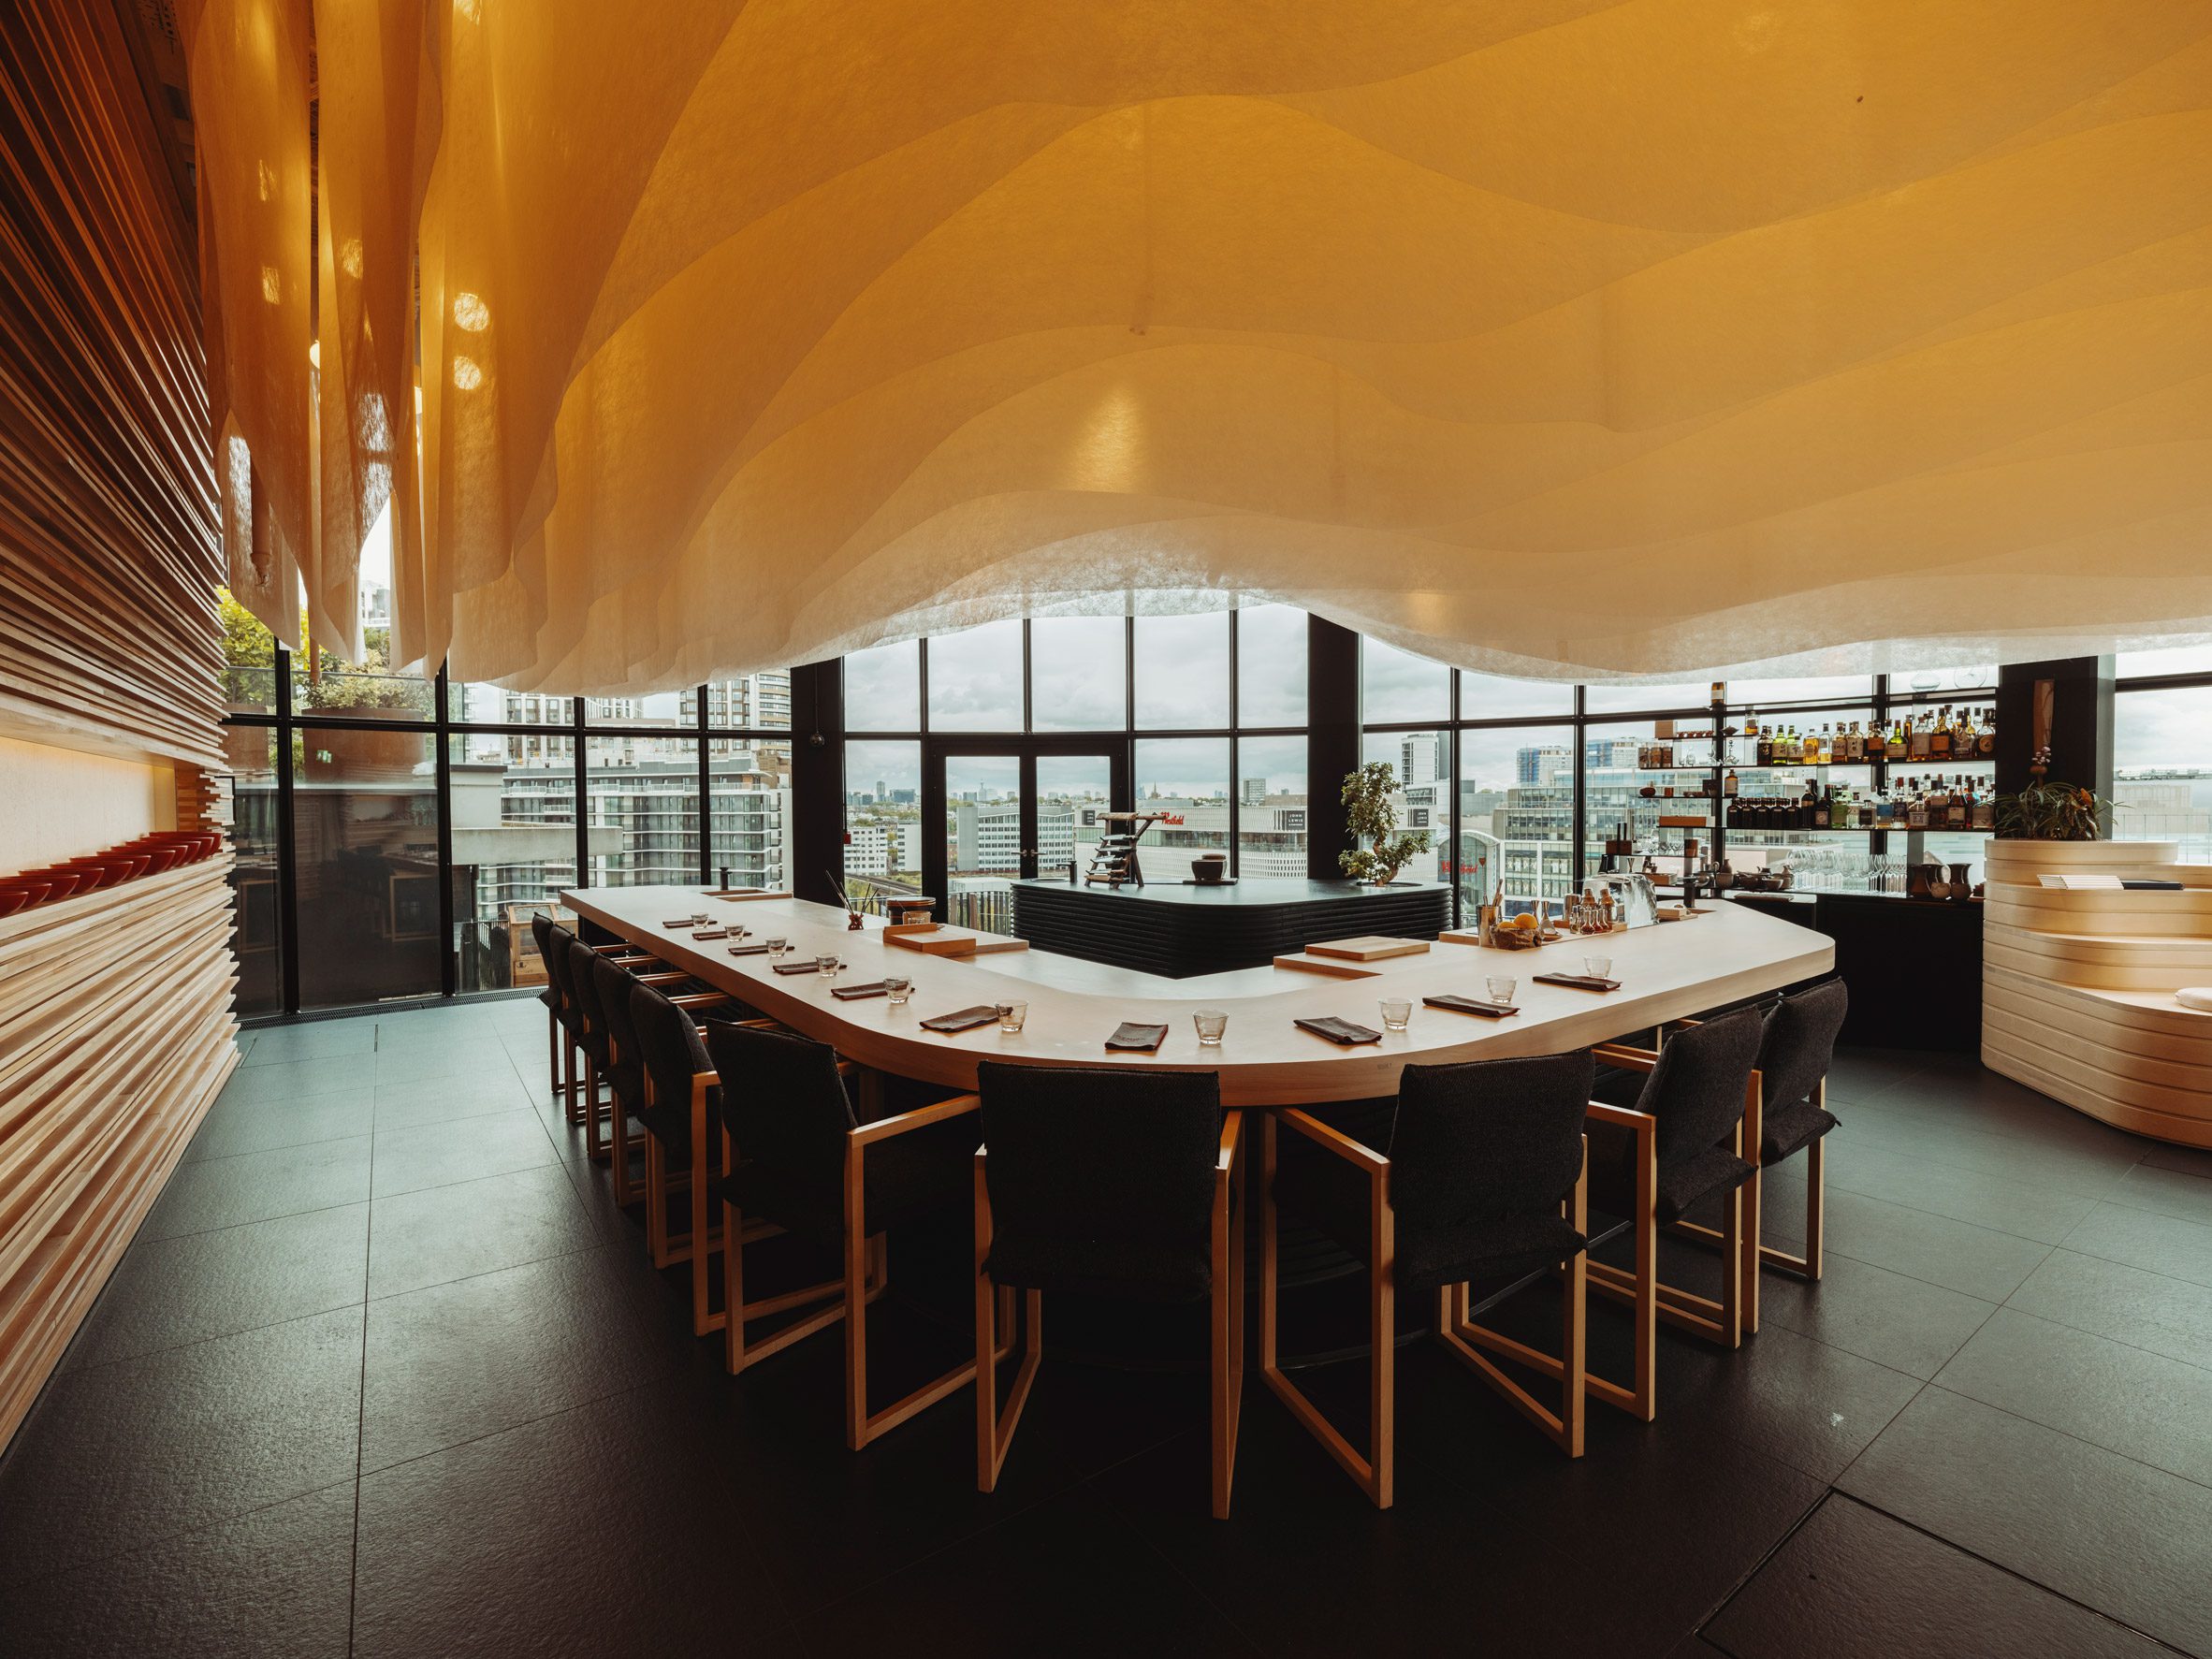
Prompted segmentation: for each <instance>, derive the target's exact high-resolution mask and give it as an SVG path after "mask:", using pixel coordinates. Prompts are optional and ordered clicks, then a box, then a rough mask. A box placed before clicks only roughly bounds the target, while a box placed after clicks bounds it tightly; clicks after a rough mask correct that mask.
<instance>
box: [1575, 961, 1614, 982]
mask: <svg viewBox="0 0 2212 1659" xmlns="http://www.w3.org/2000/svg"><path fill="white" fill-rule="evenodd" d="M1582 971H1583V972H1584V973H1586V974H1588V975H1589V976H1590V977H1591V978H1592V979H1594V980H1609V979H1611V978H1612V977H1613V959H1612V958H1611V957H1610V956H1585V957H1583V958H1582Z"/></svg>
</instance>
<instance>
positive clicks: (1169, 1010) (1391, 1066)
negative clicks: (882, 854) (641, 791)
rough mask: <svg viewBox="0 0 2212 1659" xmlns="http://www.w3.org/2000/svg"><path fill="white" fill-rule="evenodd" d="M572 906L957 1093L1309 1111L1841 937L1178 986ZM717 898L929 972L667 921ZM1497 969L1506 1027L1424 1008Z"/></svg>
mask: <svg viewBox="0 0 2212 1659" xmlns="http://www.w3.org/2000/svg"><path fill="white" fill-rule="evenodd" d="M561 902H562V904H564V905H565V906H567V907H568V908H569V909H570V910H573V911H575V913H576V914H577V915H578V916H581V917H584V918H586V919H587V920H589V921H591V922H595V923H597V924H599V925H600V926H602V927H604V928H605V929H607V930H608V931H609V932H610V933H613V934H615V935H617V936H618V937H619V938H622V939H628V940H630V941H632V942H633V943H634V944H637V945H639V946H641V947H643V948H644V949H647V950H649V951H651V952H652V953H654V954H655V955H657V956H659V957H661V958H662V960H664V961H666V962H668V963H669V964H670V965H672V966H674V967H677V968H682V969H684V970H685V971H686V972H688V973H691V974H692V975H693V976H695V977H696V978H697V979H699V980H700V981H702V982H705V983H706V984H708V985H711V986H713V987H715V988H716V989H718V990H722V991H727V992H728V993H730V994H731V995H732V996H735V997H742V998H743V999H744V1000H745V1001H747V1002H749V1003H750V1004H752V1005H753V1006H754V1007H756V1008H758V1009H760V1010H761V1011H763V1012H764V1013H767V1014H770V1015H773V1016H774V1017H775V1018H777V1019H779V1020H781V1021H783V1022H784V1023H786V1024H787V1025H789V1026H792V1027H793V1029H794V1030H798V1031H803V1032H805V1033H806V1034H807V1035H808V1036H810V1037H813V1038H816V1039H818V1040H819V1041H823V1042H827V1043H830V1044H833V1045H834V1046H835V1047H836V1048H837V1052H838V1053H839V1054H841V1055H844V1056H845V1057H846V1058H848V1059H850V1060H851V1061H853V1062H855V1063H856V1064H858V1065H862V1066H866V1067H870V1068H873V1069H875V1070H880V1071H887V1072H891V1073H893V1074H895V1075H897V1076H901V1077H910V1078H915V1079H919V1080H921V1081H923V1082H926V1083H933V1084H945V1085H948V1086H951V1087H954V1088H973V1087H974V1086H975V1080H976V1065H977V1063H978V1062H979V1061H982V1060H1008V1061H1015V1062H1028V1063H1031V1064H1036V1065H1050V1066H1103V1067H1123V1068H1128V1069H1133V1070H1178V1071H1216V1072H1218V1073H1220V1076H1221V1096H1222V1100H1223V1103H1224V1104H1225V1105H1230V1106H1262V1107H1264V1106H1300V1105H1308V1104H1315V1103H1319V1102H1326V1101H1332V1100H1356V1099H1368V1098H1371V1097H1375V1096H1378V1095H1388V1094H1392V1093H1394V1092H1396V1089H1397V1083H1398V1073H1399V1070H1401V1069H1402V1068H1403V1067H1404V1065H1405V1064H1406V1063H1407V1062H1408V1061H1418V1062H1424V1063H1429V1064H1437V1063H1443V1062H1447V1061H1454V1060H1481V1059H1498V1058H1505V1057H1507V1056H1512V1055H1539V1054H1561V1053H1565V1052H1567V1051H1569V1050H1573V1049H1577V1048H1582V1047H1585V1046H1587V1045H1589V1044H1591V1043H1594V1042H1602V1041H1608V1040H1610V1039H1613V1038H1618V1037H1621V1036H1623V1035H1624V1034H1626V1033H1629V1032H1632V1031H1637V1030H1640V1029H1644V1028H1647V1027H1649V1026H1653V1025H1656V1024H1658V1023H1660V1022H1662V1021H1665V1020H1670V1019H1678V1018H1681V1017H1684V1016H1687V1015H1691V1014H1695V1013H1696V1012H1698V1011H1701V1010H1704V1009H1709V1008H1713V1007H1716V1006H1718V1005H1720V1004H1722V1003H1725V1002H1730V1001H1734V1000H1737V999H1739V998H1742V997H1754V996H1757V995H1759V994H1760V993H1762V992H1767V991H1773V990H1778V989H1780V988H1781V987H1783V986H1784V985H1789V984H1794V983H1796V982H1798V981H1801V980H1807V979H1812V978H1815V977H1817V976H1818V975H1820V974H1823V973H1826V972H1827V971H1828V969H1829V968H1830V967H1831V966H1832V965H1833V963H1834V960H1835V953H1834V948H1833V946H1832V945H1831V944H1830V943H1829V941H1828V940H1827V939H1826V938H1825V937H1824V936H1823V935H1820V934H1817V933H1814V932H1812V931H1811V930H1810V929H1808V928H1803V927H1799V926H1797V925H1796V924H1794V923H1790V922H1786V921H1783V920H1782V919H1781V918H1779V917H1775V916H1768V915H1761V914H1759V913H1757V912H1756V911H1754V910H1746V909H1742V908H1739V907H1737V906H1733V905H1724V906H1720V907H1716V908H1715V909H1714V910H1712V911H1711V912H1710V914H1708V915H1706V916H1703V917H1701V918H1699V919H1698V920H1696V921H1694V922H1686V923H1675V924H1662V925H1659V926H1653V927H1645V928H1639V929H1637V930H1636V931H1633V932H1629V933H1616V934H1610V935H1608V936H1606V937H1605V938H1604V939H1598V940H1593V941H1588V942H1587V943H1584V942H1578V941H1576V940H1572V939H1568V940H1563V941H1562V942H1561V943H1559V944H1557V945H1550V946H1546V947H1544V948H1542V949H1540V950H1535V951H1519V952H1506V951H1492V950H1485V949H1482V948H1480V947H1477V946H1473V945H1456V944H1448V943H1439V944H1436V945H1435V946H1433V948H1432V949H1430V950H1429V951H1428V952H1426V953H1423V954H1419V955H1414V956H1398V957H1392V958H1390V959H1387V960H1383V961H1378V962H1374V963H1370V964H1365V965H1364V966H1365V967H1366V968H1369V969H1370V971H1369V972H1368V973H1367V975H1366V976H1365V977H1362V978H1343V979H1338V978H1321V977H1318V976H1317V975H1313V974H1307V973H1299V972H1295V971H1291V970H1288V969H1283V968H1246V969H1243V970H1240V971H1238V972H1235V973H1224V974H1213V975H1208V976H1206V977H1204V978H1201V979H1185V980H1169V979H1161V978H1157V977H1156V976H1154V975H1151V974H1143V973H1137V972H1133V971H1130V970H1128V969H1124V968H1108V967H1103V966H1101V965H1099V964H1097V963H1090V962H1083V961H1078V960H1077V959H1075V958H1073V957H1070V956H1058V955H1054V954H1052V953H1048V952H1043V951H1013V952H1007V953H994V954H990V955H979V956H975V957H970V958H967V959H953V958H947V957H941V956H924V955H919V954H917V953H914V952H911V951H907V950H901V949H898V948H897V947H895V946H893V945H890V944H889V943H887V942H886V940H885V939H884V937H883V933H882V924H880V923H879V922H876V921H874V920H873V919H869V920H868V924H867V925H866V927H865V928H864V929H863V930H861V931H860V932H857V933H856V932H851V931H848V930H847V928H846V925H845V914H844V912H843V911H842V910H838V909H837V908H836V907H835V906H831V905H819V904H812V903H809V902H808V901H806V900H802V899H792V898H760V899H717V898H715V897H713V896H711V895H710V894H709V893H708V892H706V891H703V890H701V889H698V888H690V887H615V888H605V887H595V888H589V889H585V890H583V891H580V892H570V893H565V894H563V895H561ZM699 910H705V911H706V912H707V913H708V914H709V915H711V916H712V917H713V918H714V920H715V923H716V924H718V925H720V924H724V923H732V922H735V923H742V924H744V925H745V926H746V927H748V928H749V929H750V930H751V932H752V935H753V938H752V939H749V940H747V941H746V942H748V943H751V942H756V941H757V940H758V939H762V938H765V937H767V936H769V935H776V934H780V935H782V936H783V937H785V938H787V939H790V940H791V941H792V945H793V957H794V958H796V957H798V956H815V955H821V954H826V953H830V952H832V951H835V952H837V953H838V955H839V956H840V957H841V959H842V960H843V962H844V963H845V965H846V966H845V969H844V971H843V972H841V973H840V974H839V975H838V976H837V980H836V981H835V983H838V984H846V985H851V984H860V983H865V982H872V981H875V980H880V979H882V978H883V977H884V976H885V975H887V974H904V975H907V976H908V977H910V978H911V979H912V980H913V981H914V982H915V991H914V997H913V1000H912V1001H911V1002H909V1003H908V1004H906V1005H905V1006H904V1007H902V1008H893V1007H891V1006H889V1005H888V1004H887V1003H886V1002H885V1001H884V1000H883V999H882V998H881V997H869V998H865V999H860V1000H854V1001H840V1000H838V999H837V998H836V997H832V996H831V995H830V986H831V984H832V983H833V982H831V981H829V980H825V979H822V978H821V977H820V976H818V975H813V974H791V975H784V974H778V973H775V972H773V971H772V970H771V968H770V967H769V964H768V959H767V958H766V957H765V956H732V955H731V954H730V953H729V946H730V944H731V942H732V941H731V940H728V939H706V940H694V939H692V938H691V931H690V930H689V929H671V928H669V927H666V926H664V925H663V923H665V922H666V921H668V920H669V919H671V918H673V917H676V916H679V915H686V914H690V913H692V912H695V911H699ZM1592 953H1604V954H1606V955H1609V956H1610V957H1612V959H1613V977H1615V978H1616V979H1619V980H1620V981H1621V982H1622V987H1621V989H1620V990H1618V991H1613V992H1609V993H1606V994H1602V995H1601V994H1598V993H1594V992H1589V991H1578V990H1572V989H1568V988H1566V987H1564V986H1554V985H1538V984H1534V983H1532V982H1531V978H1532V976H1533V975H1535V974H1538V973H1545V972H1564V973H1579V972H1580V971H1581V965H1582V957H1583V956H1584V955H1585V954H1592ZM1495 973H1507V974H1512V975H1513V976H1515V977H1516V978H1517V979H1519V980H1520V981H1521V990H1520V995H1519V996H1518V997H1516V998H1515V1001H1516V1002H1517V1003H1518V1005H1519V1007H1520V1009H1521V1012H1520V1013H1518V1014H1516V1015H1514V1016H1512V1017H1510V1018H1506V1019H1503V1020H1489V1019H1483V1018H1479V1017H1477V1016H1475V1015H1470V1014H1460V1013H1451V1012H1448V1011H1444V1010H1441V1009H1432V1008H1424V1007H1422V1006H1420V999H1421V998H1422V997H1426V996H1435V995H1438V994H1441V993H1444V992H1457V993H1459V994H1460V995H1462V996H1472V997H1483V996H1484V995H1485V993H1484V990H1483V980H1484V977H1485V976H1486V975H1489V974H1495ZM1389 996H1402V997H1409V998H1411V999H1412V1001H1413V1003H1414V1005H1415V1006H1414V1010H1413V1023H1412V1026H1411V1027H1410V1029H1408V1030H1406V1031H1404V1032H1395V1033H1386V1034H1385V1035H1384V1038H1383V1041H1381V1042H1380V1043H1379V1044H1370V1045H1368V1046H1365V1047H1361V1048H1338V1047H1336V1046H1334V1045H1333V1044H1332V1043H1330V1042H1328V1041H1324V1040H1323V1039H1321V1038H1318V1037H1315V1036H1313V1035H1311V1034H1309V1033H1308V1032H1306V1031H1303V1030H1302V1029H1300V1028H1299V1027H1298V1026H1294V1025H1292V1024H1291V1021H1292V1020H1293V1019H1297V1018H1307V1017H1322V1016H1327V1015H1332V1014H1333V1015H1337V1016H1340V1017H1342V1018H1346V1019H1351V1020H1357V1021H1359V1022H1360V1023H1361V1024H1362V1025H1365V1026H1375V1027H1377V1028H1379V1027H1380V1026H1381V1024H1382V1022H1381V1019H1380V1017H1379V1015H1378V1014H1377V1012H1376V1009H1375V1004H1376V1002H1377V1001H1378V1000H1379V999H1380V998H1382V997H1389ZM1009 1000H1020V1001H1025V1002H1026V1003H1028V1005H1029V1013H1028V1021H1027V1024H1026V1027H1025V1028H1024V1029H1023V1030H1022V1031H1021V1032H1020V1033H1019V1034H1018V1035H1015V1034H1006V1033H1002V1032H1000V1031H999V1030H998V1028H997V1026H996V1025H990V1026H982V1027H981V1028H979V1029H976V1030H971V1031H965V1032H962V1033H959V1034H958V1035H955V1036H939V1035H938V1034H937V1033H935V1032H930V1031H924V1030H923V1029H922V1027H921V1024H920V1022H921V1021H922V1020H924V1019H927V1018H933V1017H935V1016H937V1015H939V1014H946V1013H951V1012H953V1011H955V1010H958V1009H963V1008H968V1007H972V1006H974V1005H977V1004H980V1003H995V1002H1002V1001H1009ZM1201 1008H1216V1009H1220V1010H1222V1011H1225V1012H1226V1013H1228V1015H1229V1031H1228V1036H1227V1039H1226V1041H1224V1042H1223V1043H1222V1045H1221V1046H1220V1047H1219V1048H1215V1049H1202V1048H1201V1047H1200V1046H1199V1041H1198V1037H1197V1034H1196V1032H1195V1031H1194V1030H1193V1029H1192V1026H1191V1021H1190V1016H1191V1014H1192V1012H1193V1011H1195V1010H1198V1009H1201ZM1124 1020H1135V1021H1142V1022H1150V1023H1157V1024H1164V1025H1166V1026H1167V1027H1168V1038H1167V1041H1166V1042H1165V1043H1163V1044H1162V1045H1161V1047H1160V1049H1159V1052H1158V1053H1157V1054H1152V1055H1124V1054H1111V1053H1109V1052H1107V1050H1106V1047H1105V1042H1106V1039H1107V1037H1108V1036H1109V1035H1111V1034H1112V1032H1113V1028H1114V1026H1117V1025H1119V1024H1120V1023H1121V1022H1122V1021H1124Z"/></svg>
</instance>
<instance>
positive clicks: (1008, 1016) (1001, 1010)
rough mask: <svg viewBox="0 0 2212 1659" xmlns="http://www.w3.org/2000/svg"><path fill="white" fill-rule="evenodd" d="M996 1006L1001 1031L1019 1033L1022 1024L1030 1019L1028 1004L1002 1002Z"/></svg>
mask: <svg viewBox="0 0 2212 1659" xmlns="http://www.w3.org/2000/svg"><path fill="white" fill-rule="evenodd" d="M996 1006H997V1010H998V1028H999V1029H1000V1030H1001V1031H1019V1030H1020V1029H1021V1028H1022V1022H1023V1021H1025V1020H1026V1019H1027V1018H1028V1017H1029V1005H1028V1004H1027V1003H1026V1002H1001V1003H998V1004H997V1005H996Z"/></svg>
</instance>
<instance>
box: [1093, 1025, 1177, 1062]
mask: <svg viewBox="0 0 2212 1659" xmlns="http://www.w3.org/2000/svg"><path fill="white" fill-rule="evenodd" d="M1167 1040H1168V1028H1167V1027H1166V1026H1140V1025H1138V1024H1137V1023H1136V1022H1135V1021H1134V1020H1124V1021H1122V1023H1121V1024H1120V1025H1118V1026H1115V1027H1114V1028H1113V1036H1111V1037H1109V1038H1108V1039H1107V1040H1106V1046H1107V1047H1108V1048H1112V1049H1122V1050H1126V1051H1127V1052H1128V1053H1130V1054H1139V1055H1149V1054H1157V1052H1158V1050H1159V1045H1160V1044H1161V1043H1163V1042H1165V1041H1167Z"/></svg>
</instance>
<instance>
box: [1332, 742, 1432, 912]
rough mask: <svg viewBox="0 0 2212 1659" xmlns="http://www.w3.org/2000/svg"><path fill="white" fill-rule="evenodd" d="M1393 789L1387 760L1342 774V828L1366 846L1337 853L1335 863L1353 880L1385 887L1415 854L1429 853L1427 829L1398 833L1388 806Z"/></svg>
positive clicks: (1395, 783)
mask: <svg viewBox="0 0 2212 1659" xmlns="http://www.w3.org/2000/svg"><path fill="white" fill-rule="evenodd" d="M1397 788H1398V777H1397V774H1396V773H1394V772H1392V771H1391V770H1390V762H1388V761H1370V762H1368V763H1367V764H1365V765H1364V766H1361V768H1360V769H1359V770H1358V771H1357V772H1347V773H1346V774H1345V779H1344V804H1345V808H1346V812H1345V823H1346V828H1348V829H1349V830H1350V831H1351V832H1352V837H1353V840H1354V842H1355V843H1358V842H1361V841H1364V842H1365V843H1366V845H1365V846H1363V847H1362V846H1359V845H1357V844H1355V845H1354V847H1353V848H1352V850H1351V851H1348V852H1340V853H1338V854H1337V855H1336V863H1337V867H1338V868H1340V869H1342V870H1343V871H1344V873H1345V874H1346V875H1347V876H1349V877H1351V878H1352V880H1355V881H1373V882H1375V884H1376V885H1377V886H1387V885H1389V884H1390V882H1391V881H1392V880H1396V878H1397V875H1398V872H1399V871H1400V870H1402V869H1404V867H1405V866H1406V865H1407V864H1409V863H1411V862H1412V860H1413V856H1414V854H1415V853H1417V852H1426V851H1428V850H1429V832H1428V831H1427V830H1414V831H1409V832H1407V833H1405V834H1400V833H1399V830H1398V809H1397V808H1395V807H1393V806H1392V805H1391V804H1390V797H1391V795H1392V794H1393V793H1396V791H1397Z"/></svg>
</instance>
